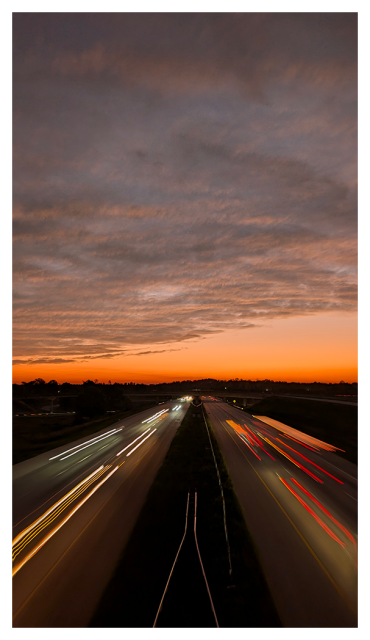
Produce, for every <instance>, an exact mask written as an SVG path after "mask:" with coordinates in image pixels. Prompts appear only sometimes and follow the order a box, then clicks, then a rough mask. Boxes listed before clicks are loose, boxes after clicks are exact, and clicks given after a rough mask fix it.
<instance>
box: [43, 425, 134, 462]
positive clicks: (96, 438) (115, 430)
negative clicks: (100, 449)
mask: <svg viewBox="0 0 370 640" xmlns="http://www.w3.org/2000/svg"><path fill="white" fill-rule="evenodd" d="M118 431H122V429H111V430H110V431H105V433H102V434H101V435H100V436H95V438H91V440H85V442H81V444H78V445H76V446H75V447H72V448H71V449H67V451H62V453H58V455H56V456H53V457H52V458H49V460H55V458H59V457H60V456H63V455H64V454H65V453H68V452H69V451H73V449H78V448H79V447H82V445H83V444H87V443H88V442H92V441H93V440H98V439H100V438H101V437H102V436H105V435H107V433H113V432H116V433H117V432H118Z"/></svg>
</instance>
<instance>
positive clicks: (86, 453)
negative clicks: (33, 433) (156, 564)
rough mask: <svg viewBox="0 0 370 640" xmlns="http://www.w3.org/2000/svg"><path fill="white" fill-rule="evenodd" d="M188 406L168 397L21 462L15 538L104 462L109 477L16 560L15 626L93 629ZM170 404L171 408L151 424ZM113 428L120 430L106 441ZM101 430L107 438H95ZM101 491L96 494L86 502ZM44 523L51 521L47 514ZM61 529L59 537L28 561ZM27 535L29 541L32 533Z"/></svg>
mask: <svg viewBox="0 0 370 640" xmlns="http://www.w3.org/2000/svg"><path fill="white" fill-rule="evenodd" d="M180 404H181V406H180V408H179V409H178V410H173V409H174V407H176V406H178V405H180ZM187 407H188V404H185V403H179V402H175V401H174V402H168V403H166V404H163V405H160V406H159V407H156V408H153V409H150V410H146V411H144V412H142V413H140V414H135V415H133V416H130V417H129V418H127V419H124V420H122V421H120V422H118V423H116V424H114V425H111V426H110V427H108V428H107V429H104V430H102V431H101V432H99V433H96V434H94V435H93V436H89V437H87V438H83V439H81V440H77V441H76V442H74V443H71V444H69V445H65V446H63V447H59V448H58V449H54V450H53V451H50V452H48V453H47V454H42V455H40V456H37V457H35V458H32V459H30V460H27V461H25V462H22V463H20V464H18V465H15V466H14V467H13V540H14V539H15V537H16V536H18V535H20V534H21V533H22V532H24V530H25V529H26V528H28V527H29V526H31V525H32V523H35V521H36V520H37V519H39V518H41V517H42V516H43V515H44V514H46V512H47V511H48V510H50V508H51V507H52V506H53V505H55V504H56V503H57V502H59V501H60V500H61V499H62V498H63V497H64V496H66V494H68V493H69V492H71V491H72V490H73V489H74V488H75V487H76V486H77V485H78V484H79V483H81V482H82V481H83V480H84V479H86V478H87V477H88V476H89V475H90V474H92V473H94V472H95V471H96V470H97V469H98V468H99V467H100V466H103V467H104V468H103V469H102V475H101V477H99V478H95V477H93V478H92V484H91V486H89V487H88V489H85V491H84V492H83V493H82V494H81V497H80V498H79V497H77V498H75V499H73V500H70V501H68V502H70V503H69V504H68V506H66V508H65V509H64V511H63V512H61V513H59V515H58V516H57V517H56V518H55V519H54V520H53V521H52V522H49V524H48V526H46V527H45V528H43V529H42V531H39V530H38V529H35V528H34V529H32V531H31V533H32V535H33V532H34V533H35V534H36V535H35V537H34V538H32V539H30V540H29V541H28V544H27V545H25V548H24V549H22V550H21V551H20V553H19V555H18V556H17V557H16V558H15V560H14V563H13V571H14V569H17V568H18V567H20V568H19V570H18V571H17V572H16V573H15V575H14V577H13V627H86V626H88V624H89V621H90V619H91V617H92V614H93V612H94V610H95V608H96V606H97V604H98V602H99V600H100V598H101V595H102V593H103V591H104V588H105V586H106V585H107V583H108V581H109V579H110V578H111V576H112V574H113V571H114V568H115V566H116V563H117V561H118V559H119V557H120V554H121V553H122V550H123V548H124V546H125V544H126V542H127V540H128V538H129V535H130V533H131V531H132V529H133V526H134V524H135V522H136V520H137V517H138V515H139V513H140V510H141V508H142V505H143V503H144V501H145V498H146V495H147V492H148V490H149V488H150V486H151V484H152V482H153V480H154V478H155V475H156V473H157V471H158V469H159V467H160V465H161V464H162V461H163V459H164V457H165V455H166V453H167V451H168V448H169V446H170V443H171V441H172V438H173V436H174V435H175V433H176V431H177V429H178V427H179V425H180V424H181V420H182V418H183V417H184V415H185V413H186V410H187ZM164 409H169V411H168V412H167V413H165V414H163V416H160V417H159V418H158V419H156V420H153V421H152V422H149V423H148V422H146V423H144V424H143V421H144V420H146V419H147V418H150V417H151V416H153V415H154V414H156V413H157V412H158V411H162V410H164ZM112 429H116V430H117V431H116V432H114V433H113V435H109V437H106V438H105V435H107V434H109V432H110V431H111V430H112ZM119 429H120V430H119ZM148 429H149V431H147V430H148ZM118 430H119V431H118ZM145 431H147V433H144V432H145ZM99 435H101V436H102V437H104V440H98V441H95V442H93V443H91V442H89V441H90V440H91V439H92V438H93V437H97V436H99ZM147 436H149V437H148V439H147V440H146V441H144V438H146V437H147ZM136 438H139V439H138V440H137V441H136V442H133V441H134V440H135V439H136ZM141 443H142V444H141ZM79 445H80V446H79ZM90 445H91V446H90ZM138 445H140V446H138ZM74 447H75V449H74V450H73V448H74ZM82 447H86V448H85V449H82ZM125 447H127V449H126V450H125V451H124V452H122V453H121V454H120V455H117V454H118V453H119V452H120V451H122V449H125ZM135 447H138V448H137V449H136V450H134V448H135ZM76 451H77V453H76ZM130 452H132V455H131V453H130ZM63 453H64V455H59V454H63ZM71 454H73V455H71ZM56 456H58V457H56ZM66 456H69V457H66ZM63 457H64V458H65V459H64V460H62V459H61V458H63ZM50 458H53V459H52V460H50ZM109 465H111V466H110V467H109ZM118 465H120V466H119V468H118V469H116V467H117V466H118ZM115 469H116V470H115ZM112 472H113V474H112V475H111V476H110V477H108V475H109V474H110V473H112ZM94 478H95V479H94ZM105 479H106V481H105V482H103V481H104V480H105ZM100 482H102V484H101V485H100V486H99V483H100ZM94 488H95V489H96V491H95V492H94V493H93V494H92V495H91V496H90V497H89V498H88V499H87V500H86V502H84V503H83V504H82V501H83V499H84V498H86V497H87V495H88V494H89V493H90V492H91V491H92V490H93V489H94ZM71 495H72V498H73V495H74V494H71ZM80 503H81V504H80ZM61 504H62V505H63V506H64V505H66V504H67V502H63V503H61ZM78 504H80V506H79V508H78V509H77V510H76V512H75V513H73V514H72V511H73V510H74V509H75V507H76V506H77V505H78ZM56 512H57V510H56V509H55V510H54V511H53V512H51V514H56ZM71 514H72V515H71ZM69 515H70V516H71V517H70V518H69V519H68V520H67V517H68V516H69ZM48 517H49V520H51V516H50V515H49V516H48ZM64 521H65V522H64ZM41 522H42V523H43V524H44V523H46V518H45V519H44V520H42V521H41ZM62 522H64V524H63V525H62V526H61V527H60V528H59V529H58V530H56V529H57V527H59V525H61V524H62ZM39 526H40V525H39ZM54 530H56V531H55V533H54V535H52V536H51V537H50V539H48V540H47V541H46V543H45V544H43V545H42V546H40V548H39V549H38V551H37V552H36V553H35V554H34V555H32V556H31V557H30V558H29V559H28V560H27V557H28V556H29V555H30V554H31V553H33V551H35V550H36V549H37V548H38V547H39V545H40V543H41V542H42V541H43V540H44V539H45V538H47V537H48V536H49V534H51V533H52V532H53V531H54ZM27 535H29V537H30V538H31V534H27ZM20 540H21V541H26V540H27V537H26V536H25V535H24V536H23V538H20ZM19 544H20V543H19ZM25 560H27V561H26V562H25V564H23V566H22V562H24V561H25Z"/></svg>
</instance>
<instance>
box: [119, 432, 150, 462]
mask: <svg viewBox="0 0 370 640" xmlns="http://www.w3.org/2000/svg"><path fill="white" fill-rule="evenodd" d="M154 431H157V429H153V431H151V432H150V433H149V435H148V436H147V437H146V438H144V440H142V441H141V442H139V444H137V445H136V447H134V448H133V449H132V450H131V451H130V452H129V453H127V454H126V458H127V456H130V455H131V454H132V453H133V452H134V451H135V449H137V448H138V447H141V445H142V444H143V442H145V440H147V439H148V438H150V436H152V435H153V433H154Z"/></svg>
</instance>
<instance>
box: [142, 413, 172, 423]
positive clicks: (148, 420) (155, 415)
mask: <svg viewBox="0 0 370 640" xmlns="http://www.w3.org/2000/svg"><path fill="white" fill-rule="evenodd" d="M167 411H169V409H162V411H158V412H157V413H155V414H154V416H150V418H147V419H146V420H143V422H142V423H141V424H145V422H151V421H152V420H154V419H155V418H158V416H161V415H162V414H163V413H167Z"/></svg>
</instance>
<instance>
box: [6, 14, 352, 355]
mask: <svg viewBox="0 0 370 640" xmlns="http://www.w3.org/2000/svg"><path fill="white" fill-rule="evenodd" d="M14 24H15V30H14V47H15V57H14V185H13V186H14V197H13V200H14V218H13V219H14V231H13V234H14V235H13V238H14V247H13V279H14V311H13V319H14V342H13V345H14V356H15V358H16V362H18V361H19V359H20V358H23V359H31V360H32V362H35V360H33V358H36V359H41V360H42V359H47V358H48V357H49V358H51V359H54V360H53V361H55V363H56V362H57V361H58V360H59V361H61V360H63V359H68V360H69V361H72V360H77V359H78V361H80V362H81V361H82V360H88V359H98V358H114V357H117V356H118V355H120V354H122V353H125V354H126V355H128V354H127V349H133V348H134V347H135V348H138V349H140V350H141V349H143V351H140V352H139V353H140V354H141V355H144V353H148V354H149V352H148V351H147V349H146V347H148V349H150V353H154V351H153V346H154V345H164V344H166V345H170V344H175V343H180V342H181V343H184V342H186V341H187V340H200V339H205V338H207V337H208V336H211V335H215V334H217V333H221V332H223V331H225V330H228V329H238V328H246V327H249V328H251V329H253V327H254V326H258V325H259V324H260V321H261V320H266V319H273V318H284V317H293V316H297V315H311V314H316V313H322V312H331V311H340V312H342V313H353V312H355V310H356V305H357V275H356V270H357V185H356V180H357V134H356V126H357V81H356V77H357V42H356V14H343V15H342V16H341V15H339V14H286V15H285V14H235V15H234V14H226V15H222V16H218V15H217V14H207V15H205V14H179V15H175V14H168V15H167V14H166V15H161V14H157V15H155V14H153V15H152V14H148V15H146V14H144V15H141V16H140V15H139V14H118V15H117V16H116V15H115V16H114V17H112V16H109V15H108V14H101V15H100V16H99V18H97V17H96V16H95V17H94V15H93V14H81V15H80V14H73V15H69V14H64V15H63V16H60V15H58V16H53V15H52V14H45V15H44V14H38V15H36V14H35V15H34V14H25V15H22V14H16V15H15V17H14ZM282 42H284V46H283V47H282V46H281V43H282ZM122 43H124V44H122ZM139 353H138V354H137V355H139ZM71 359H72V360H71ZM50 361H51V360H50ZM65 361H66V360H65Z"/></svg>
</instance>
